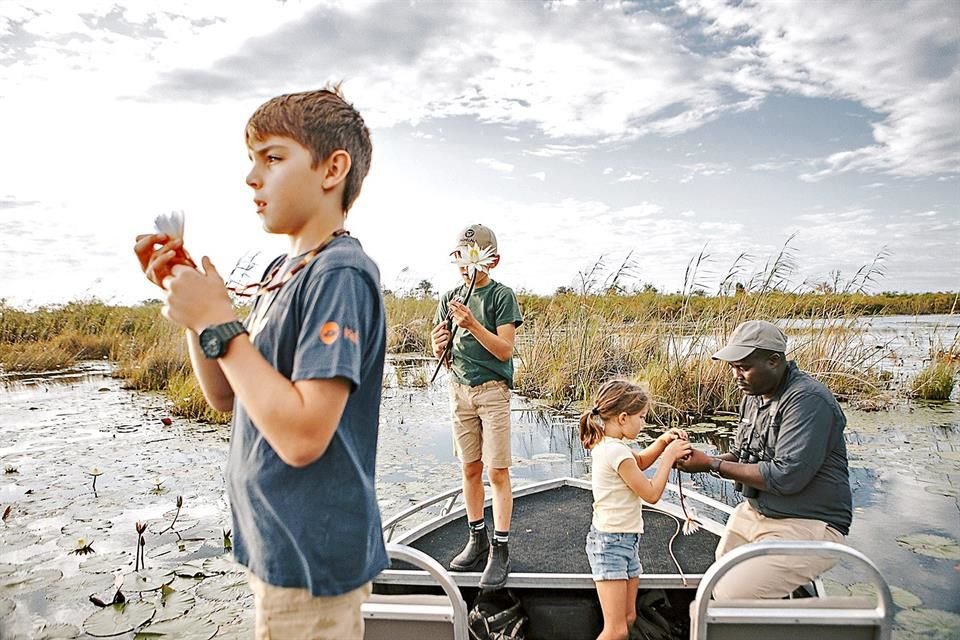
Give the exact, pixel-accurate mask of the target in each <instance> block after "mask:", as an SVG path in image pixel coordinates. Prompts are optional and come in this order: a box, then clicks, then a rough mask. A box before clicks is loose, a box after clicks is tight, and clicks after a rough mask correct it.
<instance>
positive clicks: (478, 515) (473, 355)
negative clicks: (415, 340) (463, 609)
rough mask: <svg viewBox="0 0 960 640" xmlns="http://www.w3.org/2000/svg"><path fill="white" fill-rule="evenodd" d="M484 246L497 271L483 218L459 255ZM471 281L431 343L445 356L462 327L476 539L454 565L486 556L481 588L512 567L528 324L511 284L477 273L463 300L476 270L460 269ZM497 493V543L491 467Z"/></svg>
mask: <svg viewBox="0 0 960 640" xmlns="http://www.w3.org/2000/svg"><path fill="white" fill-rule="evenodd" d="M474 244H476V245H477V246H478V247H479V248H480V249H481V250H483V249H488V248H489V249H490V250H491V251H492V253H493V259H492V264H491V266H490V267H489V268H490V269H492V268H494V267H496V266H497V264H498V263H499V261H500V254H499V252H498V250H497V237H496V236H495V235H494V234H493V231H491V230H490V229H489V228H487V227H485V226H483V225H482V224H474V225H470V226H469V227H467V228H466V229H464V230H463V231H461V232H460V234H459V235H458V236H457V245H456V247H455V248H454V250H453V251H452V252H451V255H454V256H455V257H459V254H460V252H463V251H466V250H467V249H468V247H470V246H471V245H474ZM460 275H461V277H462V278H463V281H464V284H463V285H461V286H459V287H457V288H456V289H452V290H451V291H448V292H447V293H445V294H443V296H442V297H441V298H440V305H439V306H438V307H437V315H436V318H435V319H434V322H435V323H436V326H435V327H434V328H433V333H432V335H431V341H432V343H433V353H434V355H435V356H436V357H437V358H440V357H441V356H442V355H443V352H444V350H445V348H446V346H447V343H449V342H450V325H449V324H448V319H449V321H452V322H453V323H456V325H457V326H458V327H460V330H459V331H457V334H456V336H455V337H454V339H453V346H452V348H451V350H450V354H449V360H448V361H447V366H448V367H449V368H450V374H451V375H450V383H449V385H450V410H451V414H452V418H453V438H454V444H455V448H456V453H457V457H458V458H459V459H460V462H461V464H462V465H463V499H464V502H465V503H466V507H467V521H468V523H469V537H468V539H467V544H466V546H465V547H464V548H463V551H461V552H460V553H459V554H458V555H457V556H456V557H454V558H453V560H451V561H450V569H451V570H453V571H475V570H478V569H479V568H480V566H481V565H482V564H483V562H484V560H486V565H485V567H484V569H483V574H482V575H481V576H480V587H481V588H483V589H497V588H499V587H502V586H503V585H504V583H505V582H506V581H507V574H508V573H510V554H509V552H508V547H507V542H508V540H509V533H510V517H511V515H512V513H513V492H512V491H511V488H510V464H511V455H510V389H511V388H512V387H513V341H514V337H515V335H516V330H517V327H519V326H520V325H521V324H522V323H523V315H522V314H521V313H520V305H519V303H518V302H517V296H516V294H514V292H513V290H512V289H511V288H510V287H507V286H505V285H503V284H501V283H499V282H495V281H493V280H491V279H490V275H489V274H487V273H485V272H484V271H479V272H478V273H477V280H476V284H475V286H474V290H473V294H472V295H471V296H470V299H469V300H468V301H467V304H463V302H462V300H463V298H464V296H465V295H466V293H467V290H468V289H469V287H470V280H471V274H470V272H469V269H468V268H467V267H464V266H461V267H460ZM484 466H486V467H487V477H488V478H489V479H490V485H491V489H492V493H493V524H494V535H493V544H492V545H491V544H490V541H489V539H488V538H487V529H486V523H485V521H484V517H483V501H484V489H483V468H484Z"/></svg>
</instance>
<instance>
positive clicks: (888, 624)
mask: <svg viewBox="0 0 960 640" xmlns="http://www.w3.org/2000/svg"><path fill="white" fill-rule="evenodd" d="M813 554H816V555H827V556H833V557H837V558H852V559H854V560H856V561H857V562H858V563H859V564H860V565H862V567H863V568H865V569H866V572H867V574H868V576H869V578H870V580H871V582H872V583H873V584H874V586H875V587H876V589H877V595H876V597H852V596H851V597H842V596H829V597H816V598H796V599H784V600H771V599H745V600H744V599H737V600H711V599H710V594H712V593H713V589H714V587H715V586H716V584H717V582H718V581H719V580H720V578H721V577H722V576H723V575H724V574H725V573H726V572H727V571H729V570H730V569H731V568H733V567H734V566H736V565H737V564H739V563H741V562H743V561H745V560H748V559H750V558H755V557H759V556H764V555H813ZM892 628H893V598H892V597H891V595H890V588H889V587H888V586H887V582H886V580H884V579H883V576H881V575H880V572H879V571H878V570H877V568H876V566H875V565H874V564H873V563H872V562H871V561H870V560H869V559H868V558H867V557H866V556H864V555H863V554H861V553H860V552H858V551H856V550H854V549H851V548H850V547H847V546H845V545H841V544H837V543H833V542H812V541H771V542H758V543H754V544H748V545H744V546H742V547H738V548H737V549H735V550H733V551H732V552H730V553H728V554H727V555H725V556H723V557H722V558H721V559H720V560H718V561H717V562H716V563H715V564H714V565H713V566H712V567H710V569H709V570H708V571H707V573H705V574H704V576H703V579H702V580H701V582H700V586H699V587H698V588H697V595H696V598H694V601H693V602H692V603H691V604H690V638H691V640H741V639H742V638H765V639H769V640H810V639H811V638H816V639H817V640H890V638H891V633H892Z"/></svg>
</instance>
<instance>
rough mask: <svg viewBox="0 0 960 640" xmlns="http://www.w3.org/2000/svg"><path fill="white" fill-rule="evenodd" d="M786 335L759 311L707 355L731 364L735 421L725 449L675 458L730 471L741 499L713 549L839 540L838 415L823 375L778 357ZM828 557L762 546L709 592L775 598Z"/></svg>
mask: <svg viewBox="0 0 960 640" xmlns="http://www.w3.org/2000/svg"><path fill="white" fill-rule="evenodd" d="M786 350H787V337H786V335H784V333H783V332H782V331H781V330H780V329H778V328H777V327H776V326H774V325H773V324H771V323H769V322H764V321H762V320H751V321H749V322H744V323H743V324H741V325H739V326H738V327H737V328H736V329H735V330H734V332H733V334H732V335H731V336H730V340H729V341H728V343H727V345H726V346H725V347H724V348H723V349H721V350H720V351H718V352H717V353H715V354H714V355H713V358H714V360H722V361H724V362H727V363H728V364H729V365H730V370H731V372H732V373H733V377H734V379H735V380H736V383H737V387H738V388H739V389H740V391H742V392H743V393H744V394H745V395H744V398H743V400H742V401H741V403H740V424H739V428H738V430H737V435H736V438H735V441H734V444H733V447H732V448H731V450H730V452H729V453H725V454H723V455H721V456H716V457H711V456H708V455H707V454H706V453H704V452H702V451H698V450H696V449H695V450H694V452H693V453H692V454H691V455H690V457H689V458H688V459H687V460H685V461H682V462H678V466H679V467H680V468H681V469H683V470H684V471H687V472H689V473H697V472H705V471H709V472H710V473H711V474H712V475H715V476H717V477H719V478H726V479H729V480H734V481H735V482H736V483H737V487H738V489H740V490H741V491H742V493H743V497H744V501H743V502H741V503H740V504H739V505H738V506H737V508H736V509H735V510H734V512H733V514H732V515H731V516H730V518H729V519H728V520H727V525H726V528H725V530H724V533H723V536H722V537H721V538H720V543H719V544H718V545H717V558H718V559H719V558H720V557H721V556H723V555H724V554H725V553H727V552H729V551H731V550H733V549H735V548H736V547H738V546H740V545H743V544H746V543H749V542H760V541H764V540H824V541H828V542H842V541H843V538H844V536H845V535H847V533H848V532H849V530H850V522H851V520H852V496H851V493H850V482H849V475H848V469H847V448H846V444H845V442H844V439H843V430H844V427H845V426H846V422H847V421H846V418H845V417H844V415H843V411H841V409H840V405H839V404H838V403H837V400H836V398H834V397H833V394H832V393H830V390H829V389H827V388H826V387H825V386H824V385H823V384H821V383H820V382H818V381H817V380H815V379H814V378H813V377H811V376H810V375H808V374H806V373H804V372H803V371H800V369H798V368H797V364H796V362H794V361H792V360H791V361H789V362H788V361H787V359H786V355H785V353H786ZM834 564H835V561H833V560H831V559H829V558H824V557H818V556H809V557H806V556H804V557H799V556H766V557H760V558H753V559H750V560H747V561H746V562H743V563H741V564H740V565H738V566H736V567H734V568H733V569H732V570H730V572H728V573H727V574H726V575H725V576H724V577H723V578H721V580H720V582H719V583H718V584H717V587H716V589H715V590H714V592H713V595H714V597H715V598H717V599H730V598H782V597H784V596H786V595H789V594H790V593H792V592H793V591H794V590H795V589H796V588H797V587H800V586H802V585H805V584H807V583H809V582H810V581H811V580H813V579H814V578H815V577H817V576H818V575H820V574H822V573H823V572H825V571H826V570H828V569H829V568H830V567H832V566H833V565H834Z"/></svg>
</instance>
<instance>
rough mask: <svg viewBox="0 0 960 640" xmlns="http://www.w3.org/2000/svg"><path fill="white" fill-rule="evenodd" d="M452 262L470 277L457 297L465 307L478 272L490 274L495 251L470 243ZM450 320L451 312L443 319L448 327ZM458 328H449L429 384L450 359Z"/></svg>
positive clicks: (494, 259)
mask: <svg viewBox="0 0 960 640" xmlns="http://www.w3.org/2000/svg"><path fill="white" fill-rule="evenodd" d="M453 261H454V263H455V264H456V265H457V266H458V267H462V268H466V269H467V273H468V274H469V275H470V286H469V287H467V292H466V293H465V294H464V295H463V298H460V297H459V296H458V297H457V300H458V301H459V302H461V303H462V304H464V305H466V304H468V303H469V302H470V296H471V295H473V289H474V287H475V286H476V284H477V275H478V274H479V273H480V272H483V273H490V269H491V268H492V267H493V265H494V263H495V262H496V255H495V250H494V248H493V247H484V248H483V249H481V248H480V246H479V245H478V244H477V243H476V242H471V243H470V244H469V245H467V246H465V247H463V248H461V249H459V250H458V251H455V252H454V260H453ZM452 318H453V311H452V310H451V311H448V312H447V317H446V318H444V321H445V322H447V323H448V325H449V324H450V320H451V319H452ZM459 328H460V327H459V326H457V325H454V326H452V327H450V340H449V341H448V342H447V346H446V347H444V349H443V353H441V354H440V358H439V362H437V368H436V369H434V370H433V375H432V376H430V384H433V381H434V380H436V379H437V374H438V373H440V369H441V368H443V366H444V364H446V363H447V360H448V359H449V357H450V350H451V349H452V348H453V339H454V338H455V337H456V335H457V330H458V329H459Z"/></svg>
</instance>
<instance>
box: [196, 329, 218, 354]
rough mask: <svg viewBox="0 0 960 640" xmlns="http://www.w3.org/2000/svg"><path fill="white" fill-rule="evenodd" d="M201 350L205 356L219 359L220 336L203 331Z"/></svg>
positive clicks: (201, 333)
mask: <svg viewBox="0 0 960 640" xmlns="http://www.w3.org/2000/svg"><path fill="white" fill-rule="evenodd" d="M200 348H201V349H202V350H203V355H205V356H207V357H208V358H217V357H219V356H220V355H221V353H220V351H221V343H220V336H218V335H217V334H216V333H214V332H213V331H209V330H206V329H205V330H203V331H202V332H200Z"/></svg>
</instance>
